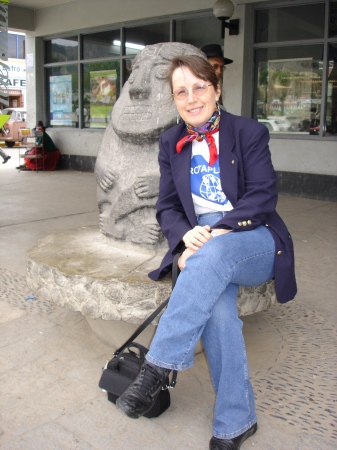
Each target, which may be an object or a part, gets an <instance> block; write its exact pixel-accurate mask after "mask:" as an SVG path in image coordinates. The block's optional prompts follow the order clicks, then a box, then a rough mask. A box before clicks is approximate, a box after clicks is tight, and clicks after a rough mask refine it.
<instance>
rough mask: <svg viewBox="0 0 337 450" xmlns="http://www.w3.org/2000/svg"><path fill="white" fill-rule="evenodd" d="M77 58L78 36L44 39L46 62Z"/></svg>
mask: <svg viewBox="0 0 337 450" xmlns="http://www.w3.org/2000/svg"><path fill="white" fill-rule="evenodd" d="M77 59H78V38H77V36H75V37H69V38H58V39H51V40H50V41H46V62H47V63H55V62H66V61H76V60H77Z"/></svg>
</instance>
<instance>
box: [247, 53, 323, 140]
mask: <svg viewBox="0 0 337 450" xmlns="http://www.w3.org/2000/svg"><path fill="white" fill-rule="evenodd" d="M256 62H257V64H256V70H257V73H256V80H257V92H256V102H255V112H254V117H255V118H257V119H258V120H259V121H260V122H262V123H263V124H265V125H266V126H267V128H268V129H269V131H272V132H293V133H295V132H296V133H310V132H311V133H312V134H313V130H314V129H316V127H318V126H319V119H320V112H321V111H320V110H321V100H322V76H323V46H322V45H311V46H309V45H304V46H299V47H296V46H293V47H277V48H269V49H259V50H256Z"/></svg>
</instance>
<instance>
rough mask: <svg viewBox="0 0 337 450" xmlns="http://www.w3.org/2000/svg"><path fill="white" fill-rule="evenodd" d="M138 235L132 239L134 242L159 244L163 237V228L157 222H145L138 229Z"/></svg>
mask: <svg viewBox="0 0 337 450" xmlns="http://www.w3.org/2000/svg"><path fill="white" fill-rule="evenodd" d="M136 231H137V233H136V237H134V238H133V239H132V242H134V243H136V244H150V245H154V244H157V243H158V241H159V239H160V238H161V237H162V232H161V228H160V226H159V225H158V223H157V222H155V223H144V224H142V225H141V226H139V227H137V229H136Z"/></svg>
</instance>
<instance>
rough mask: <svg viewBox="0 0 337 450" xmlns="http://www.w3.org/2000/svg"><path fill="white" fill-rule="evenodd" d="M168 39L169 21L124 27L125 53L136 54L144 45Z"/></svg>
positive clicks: (167, 40)
mask: <svg viewBox="0 0 337 450" xmlns="http://www.w3.org/2000/svg"><path fill="white" fill-rule="evenodd" d="M169 41H170V24H169V22H163V23H156V24H151V25H143V26H139V27H132V28H126V29H125V55H136V54H137V53H138V52H139V50H142V49H143V48H144V47H145V45H153V44H158V43H159V42H169Z"/></svg>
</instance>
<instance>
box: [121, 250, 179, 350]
mask: <svg viewBox="0 0 337 450" xmlns="http://www.w3.org/2000/svg"><path fill="white" fill-rule="evenodd" d="M179 258H180V253H177V254H176V255H175V256H174V259H173V263H172V289H173V288H174V286H175V284H176V282H177V278H178V275H179V272H180V270H179V267H178V259H179ZM169 300H170V297H168V298H167V299H166V300H165V301H164V302H163V303H161V304H160V305H159V306H158V308H157V309H156V310H155V311H153V313H152V314H151V315H150V316H149V317H148V318H147V319H145V320H144V322H143V323H142V324H141V325H139V327H138V328H137V330H136V331H135V332H134V333H133V334H132V336H130V337H129V339H127V340H126V341H125V342H124V344H123V345H121V346H120V347H119V348H118V349H117V350H116V351H115V352H114V355H115V356H117V355H118V354H119V353H120V352H122V351H123V350H124V349H125V347H127V346H128V345H129V344H130V343H131V342H132V341H134V339H136V337H137V336H139V335H140V333H141V332H142V331H144V330H145V328H146V327H147V326H148V325H150V323H151V322H152V321H153V320H154V319H155V318H156V317H157V316H158V314H159V313H160V311H162V310H163V309H164V308H165V307H166V306H167V304H168V302H169Z"/></svg>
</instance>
